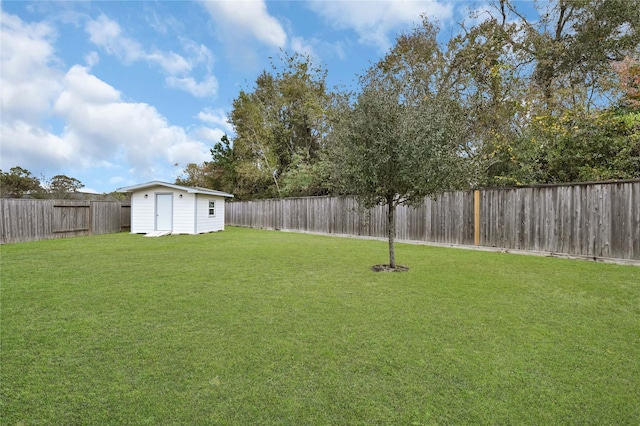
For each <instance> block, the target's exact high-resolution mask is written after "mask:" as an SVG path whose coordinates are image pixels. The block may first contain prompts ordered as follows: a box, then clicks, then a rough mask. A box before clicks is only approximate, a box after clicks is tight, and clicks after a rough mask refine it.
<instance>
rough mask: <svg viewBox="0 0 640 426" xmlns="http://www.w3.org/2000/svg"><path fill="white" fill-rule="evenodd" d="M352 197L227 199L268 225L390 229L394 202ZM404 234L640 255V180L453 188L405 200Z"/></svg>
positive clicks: (239, 215) (245, 222)
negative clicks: (412, 203)
mask: <svg viewBox="0 0 640 426" xmlns="http://www.w3.org/2000/svg"><path fill="white" fill-rule="evenodd" d="M357 207H358V206H357V203H356V202H355V201H354V200H353V199H352V198H348V197H307V198H288V199H271V200H258V201H236V202H230V203H227V206H226V209H225V212H226V215H225V216H226V217H225V222H226V224H227V225H232V226H247V227H253V228H264V229H282V230H290V231H303V232H318V233H326V234H346V235H354V236H370V237H386V228H385V226H386V207H382V206H378V207H374V208H373V209H370V210H368V211H367V212H366V214H361V213H360V212H359V210H358V208H357ZM396 230H397V238H398V239H400V240H410V241H425V242H434V243H442V244H457V245H477V246H485V247H498V248H504V249H514V250H527V251H537V252H549V253H558V254H567V255H573V256H588V257H594V258H617V259H631V260H640V180H634V181H618V182H598V183H585V184H576V185H562V186H561V185H545V186H534V187H521V188H494V189H480V190H476V191H459V192H447V193H444V194H442V195H440V196H438V197H437V199H435V200H434V199H429V198H427V199H425V201H424V203H422V204H421V205H420V206H419V207H417V208H409V207H405V206H400V207H399V208H398V210H397V214H396Z"/></svg>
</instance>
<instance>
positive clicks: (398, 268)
mask: <svg viewBox="0 0 640 426" xmlns="http://www.w3.org/2000/svg"><path fill="white" fill-rule="evenodd" d="M371 270H372V271H373V272H407V271H408V270H409V267H408V266H404V265H396V267H395V268H391V267H390V266H389V265H373V266H372V267H371Z"/></svg>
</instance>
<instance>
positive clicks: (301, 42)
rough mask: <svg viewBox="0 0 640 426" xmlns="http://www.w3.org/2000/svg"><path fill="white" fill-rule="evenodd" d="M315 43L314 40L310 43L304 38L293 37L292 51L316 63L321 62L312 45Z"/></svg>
mask: <svg viewBox="0 0 640 426" xmlns="http://www.w3.org/2000/svg"><path fill="white" fill-rule="evenodd" d="M313 42H314V41H313V40H312V41H311V42H309V41H307V40H305V39H304V38H303V37H292V38H291V49H293V51H294V52H297V53H300V54H301V55H304V56H308V57H309V58H311V59H313V60H314V61H319V57H318V55H317V54H316V51H315V49H314V48H313V45H312V44H313Z"/></svg>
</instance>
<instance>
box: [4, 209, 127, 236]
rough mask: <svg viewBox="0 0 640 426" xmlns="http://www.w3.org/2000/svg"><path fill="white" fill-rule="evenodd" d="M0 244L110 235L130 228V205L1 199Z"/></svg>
mask: <svg viewBox="0 0 640 426" xmlns="http://www.w3.org/2000/svg"><path fill="white" fill-rule="evenodd" d="M0 216H1V220H0V244H6V243H18V242H26V241H36V240H48V239H53V238H65V237H79V236H83V235H91V234H110V233H115V232H120V231H124V230H129V229H130V228H131V204H130V203H128V202H126V203H122V202H119V201H75V200H22V199H11V198H3V199H1V200H0Z"/></svg>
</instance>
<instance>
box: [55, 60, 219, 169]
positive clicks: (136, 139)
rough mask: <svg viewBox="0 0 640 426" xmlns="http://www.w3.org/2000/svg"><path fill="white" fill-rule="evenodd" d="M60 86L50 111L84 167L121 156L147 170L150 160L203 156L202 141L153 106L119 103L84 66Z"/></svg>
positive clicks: (199, 158) (115, 94)
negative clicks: (60, 122)
mask: <svg viewBox="0 0 640 426" xmlns="http://www.w3.org/2000/svg"><path fill="white" fill-rule="evenodd" d="M64 86H65V90H63V92H62V93H61V94H60V97H59V98H58V100H57V102H56V104H55V111H56V113H57V114H59V115H60V116H61V117H63V118H64V120H65V122H66V123H67V126H66V127H65V132H64V135H63V136H62V137H63V139H64V140H65V141H66V142H67V143H69V144H71V145H72V146H73V148H74V152H77V153H78V156H79V158H78V160H79V161H82V162H83V164H84V165H85V167H91V165H92V164H93V162H95V161H97V160H99V159H102V158H113V157H116V158H117V157H118V156H119V155H124V157H125V158H121V160H125V161H126V162H128V163H129V164H132V165H134V166H135V168H136V170H139V171H141V172H147V173H149V172H150V171H151V170H153V168H154V167H155V166H154V164H158V163H165V162H168V163H175V162H179V161H182V160H183V158H184V157H189V158H191V159H192V161H202V160H203V159H205V158H207V157H208V154H209V153H208V147H207V146H205V144H204V143H202V142H200V141H197V140H194V139H192V138H191V137H190V136H189V135H187V134H186V133H185V131H184V129H183V128H181V127H177V126H171V125H169V124H168V123H167V121H166V119H165V118H164V117H163V116H162V115H160V114H159V113H158V111H157V110H156V109H155V108H154V107H152V106H150V105H148V104H144V103H132V102H123V101H122V100H121V99H120V95H119V93H118V92H117V91H116V90H115V89H113V88H112V87H111V86H109V85H108V84H106V83H105V82H103V81H101V80H99V79H98V78H96V77H95V76H93V75H91V74H89V73H88V71H87V69H86V68H84V67H81V66H79V65H76V66H74V67H72V68H71V69H70V70H69V72H68V73H67V75H66V76H65V79H64ZM125 123H126V125H123V124H125Z"/></svg>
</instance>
